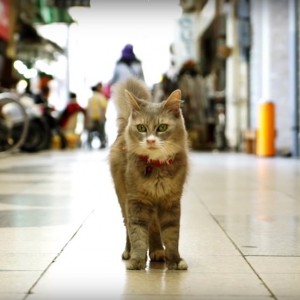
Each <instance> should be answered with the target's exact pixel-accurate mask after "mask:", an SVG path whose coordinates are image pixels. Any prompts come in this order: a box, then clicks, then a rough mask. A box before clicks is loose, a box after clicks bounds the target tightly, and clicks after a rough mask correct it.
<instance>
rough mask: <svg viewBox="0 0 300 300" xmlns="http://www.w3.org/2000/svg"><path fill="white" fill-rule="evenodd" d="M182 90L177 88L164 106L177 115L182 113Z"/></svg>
mask: <svg viewBox="0 0 300 300" xmlns="http://www.w3.org/2000/svg"><path fill="white" fill-rule="evenodd" d="M181 102H182V101H181V91H180V90H175V91H174V92H172V93H171V95H170V96H169V97H168V99H167V100H166V101H165V104H164V108H166V109H168V110H170V111H172V112H173V113H174V114H175V116H179V115H180V104H181Z"/></svg>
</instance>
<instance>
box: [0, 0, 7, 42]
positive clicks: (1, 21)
mask: <svg viewBox="0 0 300 300" xmlns="http://www.w3.org/2000/svg"><path fill="white" fill-rule="evenodd" d="M0 38H1V39H2V40H5V41H7V40H8V38H9V0H0Z"/></svg>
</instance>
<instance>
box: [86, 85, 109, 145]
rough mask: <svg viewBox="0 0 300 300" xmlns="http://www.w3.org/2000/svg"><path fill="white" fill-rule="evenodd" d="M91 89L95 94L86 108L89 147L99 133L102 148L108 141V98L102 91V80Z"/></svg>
mask: <svg viewBox="0 0 300 300" xmlns="http://www.w3.org/2000/svg"><path fill="white" fill-rule="evenodd" d="M91 89H92V91H93V95H92V96H91V98H90V99H89V100H88V105H87V109H86V117H87V131H88V138H87V139H88V140H87V142H88V145H89V147H92V141H93V138H94V134H97V135H98V137H99V140H100V148H105V147H106V142H107V139H106V132H105V122H106V109H107V99H106V97H105V96H104V94H103V91H102V89H103V84H102V82H99V83H97V84H96V85H95V86H93V87H92V88H91Z"/></svg>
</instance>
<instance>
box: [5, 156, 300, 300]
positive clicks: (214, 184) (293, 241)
mask: <svg viewBox="0 0 300 300" xmlns="http://www.w3.org/2000/svg"><path fill="white" fill-rule="evenodd" d="M107 154H108V152H107V150H103V151H98V150H93V151H86V150H74V151H64V152H59V151H57V152H55V151H49V152H41V153H38V154H17V155H8V156H0V299H1V300H2V299H3V300H22V299H23V300H25V299H26V300H48V299H49V300H50V299H51V300H52V299H59V300H63V299H74V300H75V299H87V300H88V299H126V300H127V299H128V300H129V299H130V300H137V299H144V300H146V299H163V300H169V299H172V300H173V299H175V300H179V299H181V300H185V299H200V300H201V299H203V300H204V299H205V300H216V299H221V300H232V299H233V300H241V299H243V300H252V299H253V300H268V299H280V300H298V299H300V160H295V159H291V158H257V157H255V156H251V155H245V154H220V153H191V171H190V176H189V180H188V183H187V185H186V189H185V193H184V197H183V199H182V210H183V212H182V227H181V241H180V249H181V254H182V256H183V257H184V258H185V259H186V260H187V262H188V264H189V269H188V270H187V271H167V270H166V269H165V268H164V265H162V264H151V265H149V267H148V268H147V270H145V271H126V269H125V265H124V262H123V261H122V260H121V252H122V250H123V246H124V245H123V244H124V240H125V232H124V228H123V225H122V221H121V213H120V209H119V207H118V204H117V199H116V196H115V193H114V189H113V186H112V182H111V178H110V174H109V170H108V164H107Z"/></svg>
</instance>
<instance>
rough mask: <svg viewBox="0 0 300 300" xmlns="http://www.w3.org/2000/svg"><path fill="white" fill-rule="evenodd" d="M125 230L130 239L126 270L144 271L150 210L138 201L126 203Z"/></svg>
mask: <svg viewBox="0 0 300 300" xmlns="http://www.w3.org/2000/svg"><path fill="white" fill-rule="evenodd" d="M127 212H128V223H127V230H128V234H129V239H130V246H131V250H130V259H129V260H128V261H127V265H126V267H127V269H128V270H144V269H145V268H146V260H147V250H148V245H149V243H148V239H149V232H148V228H149V221H150V218H151V215H152V209H151V208H149V206H148V205H146V204H145V203H143V202H140V201H135V200H132V201H128V205H127Z"/></svg>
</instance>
